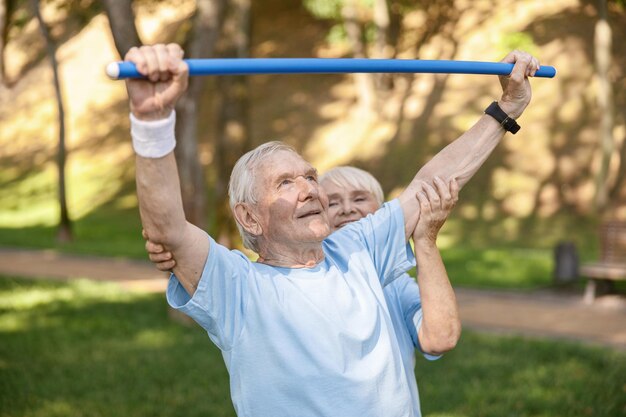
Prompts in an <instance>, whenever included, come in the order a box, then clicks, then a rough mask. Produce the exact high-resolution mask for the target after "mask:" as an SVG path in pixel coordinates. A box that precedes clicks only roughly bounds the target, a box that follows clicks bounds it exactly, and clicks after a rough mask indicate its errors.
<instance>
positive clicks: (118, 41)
mask: <svg viewBox="0 0 626 417" xmlns="http://www.w3.org/2000/svg"><path fill="white" fill-rule="evenodd" d="M103 3H104V9H105V10H106V13H107V16H108V17H109V25H110V26H111V33H112V34H113V41H114V42H115V48H116V49H117V52H118V53H119V54H120V57H121V58H124V56H125V55H126V52H128V50H129V49H130V48H132V47H133V46H139V45H141V39H140V38H139V34H138V33H137V27H136V26H135V13H134V11H133V7H132V6H133V5H132V0H103Z"/></svg>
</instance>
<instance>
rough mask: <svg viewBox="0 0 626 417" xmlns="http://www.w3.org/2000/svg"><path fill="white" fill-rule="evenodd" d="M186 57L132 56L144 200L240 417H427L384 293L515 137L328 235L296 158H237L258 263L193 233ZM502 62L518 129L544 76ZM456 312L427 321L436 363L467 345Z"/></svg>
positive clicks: (320, 201)
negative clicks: (182, 105) (188, 213)
mask: <svg viewBox="0 0 626 417" xmlns="http://www.w3.org/2000/svg"><path fill="white" fill-rule="evenodd" d="M182 56H183V53H182V50H181V49H180V47H179V46H178V45H174V44H171V45H155V46H144V47H141V48H133V49H131V50H130V51H129V52H128V54H127V56H126V60H129V61H132V62H134V63H135V64H136V65H137V69H138V70H139V72H140V73H142V74H144V75H146V79H145V80H129V81H127V90H128V94H129V98H130V109H131V136H132V140H133V147H134V149H135V152H136V154H137V158H136V177H137V193H138V197H139V205H140V211H141V217H142V223H143V226H144V229H145V230H146V234H147V236H148V237H149V238H150V239H151V240H153V241H155V242H157V243H160V244H162V245H163V246H164V247H165V248H166V249H167V250H168V251H170V252H171V253H172V254H173V256H174V257H175V259H176V266H175V267H174V271H173V272H174V274H173V275H172V277H171V279H170V284H169V286H168V290H167V297H168V301H169V303H170V305H172V307H174V308H177V309H180V310H181V311H183V312H185V313H187V314H189V315H190V316H191V317H193V318H194V319H195V320H196V321H197V322H198V323H199V324H200V325H201V326H202V327H203V328H204V329H206V331H207V332H208V334H209V337H210V338H211V340H212V341H213V342H214V343H215V344H216V345H217V346H218V347H219V348H220V349H221V351H222V354H223V357H224V361H225V362H226V366H227V368H228V371H229V374H230V388H231V396H232V399H233V404H234V406H235V410H236V411H237V414H238V415H240V416H272V417H276V416H311V417H312V416H359V417H364V416H383V415H384V416H389V417H393V416H417V415H420V411H419V408H416V407H415V406H414V403H413V398H412V388H411V385H410V381H408V380H407V377H406V375H407V372H408V371H407V369H406V366H405V364H404V362H403V360H402V350H401V348H400V347H399V345H398V338H397V337H396V335H395V329H394V324H393V321H392V318H391V313H390V310H389V307H388V306H387V303H386V301H385V295H384V293H383V291H384V288H385V287H387V286H388V285H390V284H391V283H392V282H393V281H394V280H396V279H398V278H400V277H401V276H402V275H403V274H404V273H405V271H406V270H407V269H408V268H410V267H411V266H412V265H413V262H414V261H413V254H412V251H411V249H410V246H408V239H409V238H410V237H411V236H413V237H414V239H416V238H417V239H418V240H420V239H421V236H422V232H420V226H419V225H418V224H419V223H421V222H419V223H418V220H419V219H420V217H421V216H422V214H424V217H422V219H424V218H428V217H429V216H430V215H428V214H427V213H428V212H429V210H431V211H432V206H433V205H434V206H435V207H437V206H438V205H440V204H441V202H440V200H441V199H442V198H444V199H445V200H447V201H451V200H453V198H452V195H451V193H450V188H449V187H448V186H447V184H449V183H450V182H451V180H452V179H456V180H457V181H458V184H459V186H462V185H464V184H465V183H466V182H467V181H468V180H469V178H470V177H471V176H472V175H473V174H474V173H475V172H476V171H477V170H478V168H479V167H480V165H481V164H482V163H483V162H484V160H485V159H486V158H487V157H488V155H489V154H490V152H491V151H492V150H493V149H494V148H495V146H496V145H497V144H498V143H499V141H500V140H501V139H502V137H503V136H504V133H505V129H508V128H509V127H507V126H510V124H506V125H505V124H501V123H500V122H499V121H498V120H496V117H495V116H493V117H492V116H491V115H490V114H491V113H490V114H485V115H483V116H482V117H481V118H480V119H479V120H478V122H477V123H476V124H475V125H474V126H473V127H472V128H471V129H470V130H468V131H467V132H466V133H464V134H463V135H461V137H459V138H458V139H457V140H456V141H454V142H453V143H451V144H450V145H448V146H447V147H446V148H445V149H443V150H442V151H441V152H440V153H439V154H437V155H436V156H435V157H434V158H433V159H432V160H431V161H430V162H429V163H427V164H426V165H425V166H424V167H423V168H422V169H421V170H420V171H419V172H418V173H417V174H416V176H415V178H414V180H413V181H412V182H411V183H410V184H409V186H408V187H407V188H406V189H405V190H404V191H403V192H402V193H401V195H400V196H399V198H397V199H395V200H392V201H390V202H389V203H385V204H384V205H383V206H382V207H381V208H380V209H379V210H377V211H376V212H375V213H374V214H373V215H371V216H367V217H366V218H364V219H362V220H360V221H358V222H355V223H353V224H350V225H349V226H348V227H344V228H342V229H341V230H339V231H337V232H336V233H332V234H331V233H330V232H331V225H330V221H329V217H328V197H327V196H326V193H325V192H324V190H323V189H322V188H321V187H320V185H319V184H318V180H317V173H316V171H315V169H314V168H313V167H312V166H311V165H310V164H309V163H308V162H306V161H305V160H304V159H303V158H302V157H301V156H300V155H298V154H297V153H296V152H295V151H293V150H292V149H291V148H289V147H286V146H284V145H282V144H280V143H275V142H271V143H268V144H264V145H261V146H260V147H258V148H256V149H254V150H252V151H250V152H248V153H247V154H245V155H244V156H242V157H241V158H240V160H239V161H238V162H237V164H236V165H235V168H234V169H233V173H232V175H231V182H230V187H229V195H230V202H231V209H232V212H233V216H234V217H235V220H236V221H237V224H238V227H239V228H240V230H241V232H242V236H243V239H244V244H245V245H246V246H247V247H249V248H251V249H253V250H254V251H256V252H257V253H258V254H259V260H258V261H257V262H251V261H249V260H248V259H247V258H246V257H245V256H244V255H243V254H241V253H240V252H238V251H231V250H228V249H227V248H225V247H223V246H220V245H219V244H217V243H216V242H215V241H214V240H213V239H212V238H211V237H210V236H208V235H207V234H206V233H205V232H203V231H202V230H199V229H198V228H196V227H195V226H193V225H192V224H190V223H188V222H187V221H186V220H185V217H184V212H183V208H182V202H181V196H180V185H179V180H178V176H177V170H176V163H175V159H174V156H173V152H172V150H173V148H174V146H175V140H174V136H173V132H174V122H175V115H174V113H173V111H172V110H173V108H174V106H175V104H176V102H177V100H178V99H179V98H180V96H181V95H182V94H183V93H184V91H185V90H186V87H187V79H188V68H187V66H186V64H185V63H184V62H183V61H182ZM505 61H506V62H511V63H514V67H513V71H512V73H511V75H510V76H509V77H506V78H503V79H501V81H502V86H503V94H502V97H501V100H500V101H499V103H498V104H497V105H496V106H499V109H500V111H502V112H504V113H506V114H508V117H509V119H511V118H512V119H515V118H517V117H518V116H520V115H521V113H522V112H523V110H524V109H525V108H526V106H527V105H528V103H529V101H530V84H529V82H528V78H527V77H528V76H532V75H534V72H535V71H536V70H537V69H538V63H537V61H536V60H535V59H534V58H532V57H531V56H529V55H528V54H524V53H520V52H513V53H511V54H509V55H508V56H507V57H506V58H505ZM492 107H493V105H492V106H490V109H491V110H489V111H490V112H492V110H493V108H492ZM437 177H439V178H437ZM425 183H428V184H430V188H425V185H424V184H425ZM424 190H426V194H424ZM435 190H437V191H435ZM446 190H447V191H446ZM448 194H450V197H448ZM446 204H449V203H446ZM429 207H430V209H429ZM415 233H419V234H418V235H417V236H416V235H415ZM422 272H423V271H422ZM442 281H446V282H442ZM421 284H422V293H423V294H422V296H423V301H424V302H425V301H426V289H425V288H424V286H425V284H426V283H425V282H421ZM428 285H429V286H431V288H430V289H429V290H428V292H429V293H431V294H434V295H439V296H442V297H443V298H445V297H446V294H448V298H449V295H450V294H449V293H448V292H447V291H446V288H448V287H449V283H447V280H432V281H431V280H428ZM452 296H453V294H452ZM450 301H451V300H449V299H448V301H447V302H445V303H434V304H433V305H431V308H432V310H430V315H427V314H426V311H425V314H424V318H423V323H422V326H421V327H420V330H419V342H420V346H421V348H422V350H423V351H424V352H426V353H429V354H434V355H437V354H440V353H442V352H444V351H446V350H449V349H451V348H452V347H453V346H454V345H455V344H456V341H457V340H458V337H459V334H460V325H459V323H458V317H457V318H455V317H449V315H448V314H449V311H450V309H449V303H450ZM446 305H448V306H446ZM426 320H428V321H429V322H432V323H438V324H437V325H434V326H431V325H427V323H426V322H425V321H426Z"/></svg>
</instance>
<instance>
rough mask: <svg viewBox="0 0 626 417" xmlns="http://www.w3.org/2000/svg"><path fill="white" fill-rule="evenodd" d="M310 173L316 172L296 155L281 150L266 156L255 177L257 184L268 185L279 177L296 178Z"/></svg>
mask: <svg viewBox="0 0 626 417" xmlns="http://www.w3.org/2000/svg"><path fill="white" fill-rule="evenodd" d="M312 172H314V173H316V172H317V171H316V169H315V168H313V166H312V165H311V164H310V163H308V162H307V161H306V160H305V159H304V158H302V157H301V156H300V155H299V154H298V153H296V152H292V151H288V150H281V151H278V152H275V153H273V154H271V155H267V156H266V157H265V158H264V159H263V160H262V161H261V162H260V163H259V166H258V168H257V169H256V172H255V177H256V180H257V181H258V183H259V184H261V183H262V184H269V183H272V182H273V181H274V180H276V179H278V178H280V177H284V176H291V177H296V176H300V175H306V174H310V173H312Z"/></svg>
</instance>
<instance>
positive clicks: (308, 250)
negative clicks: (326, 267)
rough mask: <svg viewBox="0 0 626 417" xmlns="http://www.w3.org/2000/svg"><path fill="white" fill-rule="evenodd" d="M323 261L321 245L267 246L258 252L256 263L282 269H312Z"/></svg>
mask: <svg viewBox="0 0 626 417" xmlns="http://www.w3.org/2000/svg"><path fill="white" fill-rule="evenodd" d="M322 260H324V251H323V250H322V244H321V243H312V244H310V245H299V247H293V246H288V245H276V244H273V245H268V246H265V247H262V248H261V250H260V251H259V259H258V260H257V262H259V263H263V264H266V265H271V266H279V267H283V268H312V267H314V266H315V265H317V264H318V263H320V262H321V261H322Z"/></svg>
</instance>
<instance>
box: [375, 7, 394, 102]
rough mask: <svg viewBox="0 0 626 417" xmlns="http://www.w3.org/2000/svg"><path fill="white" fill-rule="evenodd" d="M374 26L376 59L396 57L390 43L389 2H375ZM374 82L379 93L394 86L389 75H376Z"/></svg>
mask: <svg viewBox="0 0 626 417" xmlns="http://www.w3.org/2000/svg"><path fill="white" fill-rule="evenodd" d="M374 25H375V26H376V39H375V41H374V58H379V59H389V58H391V57H392V56H393V55H394V49H395V48H394V47H393V45H391V44H390V42H389V40H390V37H389V31H390V25H391V14H390V9H389V3H388V2H387V0H374ZM374 80H375V84H376V88H377V89H378V91H389V90H391V88H392V86H393V83H392V78H391V76H390V74H389V73H380V74H375V75H374Z"/></svg>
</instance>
